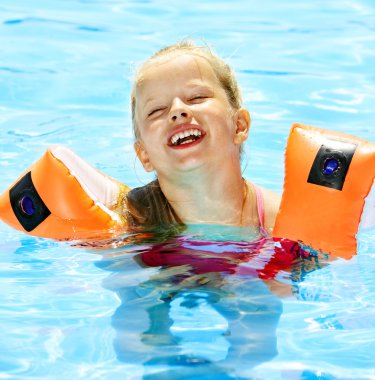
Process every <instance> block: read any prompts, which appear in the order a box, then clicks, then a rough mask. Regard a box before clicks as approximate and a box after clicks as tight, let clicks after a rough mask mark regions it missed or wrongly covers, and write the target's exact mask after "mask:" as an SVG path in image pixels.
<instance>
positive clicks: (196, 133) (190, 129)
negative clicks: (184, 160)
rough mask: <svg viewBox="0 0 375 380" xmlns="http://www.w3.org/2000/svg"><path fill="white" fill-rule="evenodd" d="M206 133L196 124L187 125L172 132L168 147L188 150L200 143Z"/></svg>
mask: <svg viewBox="0 0 375 380" xmlns="http://www.w3.org/2000/svg"><path fill="white" fill-rule="evenodd" d="M205 135H206V133H205V132H204V131H203V130H202V129H201V128H199V127H198V126H197V125H194V124H185V125H181V126H179V127H177V128H176V129H174V130H173V131H172V133H171V134H170V135H169V138H168V146H170V147H172V148H187V147H188V146H191V145H193V144H194V145H195V144H197V143H199V142H200V141H201V140H202V139H203V137H204V136H205Z"/></svg>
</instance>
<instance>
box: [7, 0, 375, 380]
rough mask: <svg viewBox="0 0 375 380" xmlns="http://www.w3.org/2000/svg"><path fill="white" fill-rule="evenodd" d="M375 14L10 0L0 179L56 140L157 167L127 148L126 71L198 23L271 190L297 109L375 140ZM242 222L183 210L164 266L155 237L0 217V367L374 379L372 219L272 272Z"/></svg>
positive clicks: (140, 177)
mask: <svg viewBox="0 0 375 380" xmlns="http://www.w3.org/2000/svg"><path fill="white" fill-rule="evenodd" d="M177 4H178V6H177ZM374 25H375V5H374V3H373V2H372V1H370V0H356V1H354V0H352V1H345V2H343V1H341V0H340V1H338V0H337V1H334V0H325V1H320V0H318V1H314V2H312V1H311V2H307V1H305V2H302V1H292V0H286V1H282V2H278V1H276V0H273V1H271V0H265V1H262V2H255V1H245V0H242V1H236V2H233V3H230V2H227V1H216V2H215V3H213V2H212V3H211V2H208V1H195V0H189V1H185V0H183V1H180V2H178V3H176V5H173V4H172V3H171V2H166V1H162V0H160V1H158V0H155V1H152V0H150V1H147V0H145V1H119V0H81V1H78V0H63V1H49V2H47V1H42V0H35V1H33V2H30V1H28V0H3V1H2V2H1V4H0V173H1V176H0V191H3V190H5V189H6V188H7V187H8V186H9V185H10V183H12V182H13V181H14V180H15V179H16V178H17V177H18V176H19V175H20V173H21V172H23V170H25V168H26V167H28V166H29V165H30V164H31V163H32V162H33V161H35V160H36V159H37V158H38V157H40V156H41V155H42V153H43V152H44V150H45V149H46V147H47V146H49V145H52V144H64V145H67V146H69V147H71V148H72V149H73V150H74V151H76V152H77V153H78V154H79V155H81V156H82V157H83V158H85V159H86V160H88V161H89V162H90V163H92V164H93V165H95V166H96V167H98V168H99V169H100V170H103V171H104V172H106V173H108V174H109V175H111V176H113V177H115V178H117V179H119V180H121V181H123V182H125V183H127V184H128V185H129V186H139V185H140V184H141V183H145V182H147V181H148V180H149V179H151V177H150V175H146V174H145V173H144V172H143V170H142V168H141V166H140V165H139V164H137V162H136V160H135V156H134V153H133V150H132V136H131V128H130V124H131V123H130V115H129V91H130V86H131V78H132V74H133V72H134V69H135V68H136V66H137V64H139V63H140V62H141V61H142V60H144V59H145V58H146V57H147V56H148V55H150V54H151V53H152V52H154V51H155V50H156V49H158V48H160V47H162V46H165V45H167V44H169V43H173V42H175V41H176V40H177V39H180V38H185V37H192V38H194V39H196V40H197V41H201V40H204V41H206V42H207V43H208V44H210V45H212V46H213V47H214V48H215V50H216V51H217V52H218V53H219V54H220V55H221V56H222V57H224V58H226V59H227V61H228V62H229V63H230V64H231V65H232V67H233V68H234V69H235V71H236V72H237V76H238V80H239V82H240V84H241V87H242V89H243V95H244V100H245V105H246V106H247V107H248V108H249V110H250V112H251V115H252V119H253V122H252V130H251V137H250V139H249V141H248V143H247V147H246V156H245V160H244V164H243V167H244V175H245V176H246V177H247V178H250V179H251V180H252V181H254V182H256V183H258V184H259V185H263V186H266V187H268V188H270V189H273V190H275V191H278V192H281V191H282V184H283V154H284V148H285V142H286V138H287V136H288V132H289V128H290V125H291V123H293V122H296V121H297V122H303V123H307V124H312V125H316V126H320V127H323V128H327V129H332V130H338V131H343V132H348V133H351V134H354V135H357V136H360V137H362V138H365V139H368V140H371V141H374V137H375V133H374V120H375V117H374V116H375V108H374V106H373V105H374V100H375V76H374V69H373V68H374V67H375V53H374V52H375V28H374ZM247 233H249V231H246V230H241V229H240V230H238V229H234V230H232V229H225V228H212V229H207V228H203V229H202V228H195V229H194V228H192V230H190V231H187V232H186V234H188V235H189V236H190V237H182V238H181V239H182V240H178V241H177V242H170V243H169V244H167V245H164V246H162V251H163V252H164V253H165V256H163V257H165V258H170V260H169V261H168V262H169V266H168V267H167V268H163V269H160V266H154V267H153V266H147V267H143V266H144V265H142V260H143V259H144V257H147V252H149V251H152V250H154V251H155V249H157V248H158V247H159V248H160V246H159V245H157V244H155V243H151V242H143V244H128V245H120V246H118V247H111V248H105V249H101V250H93V249H90V248H89V247H76V246H72V245H71V244H67V243H57V242H53V241H49V240H44V239H38V238H33V237H29V236H26V235H23V234H22V233H19V232H16V231H14V230H12V229H10V228H9V227H7V226H6V225H4V224H1V225H0V250H1V256H0V287H1V289H2V291H1V293H0V327H1V347H0V378H1V379H142V378H143V379H267V380H268V379H288V380H289V379H291V380H294V379H296V380H297V379H298V380H310V379H329V380H331V379H356V380H357V379H374V378H375V370H374V367H375V366H374V359H373V356H374V355H373V352H374V341H375V310H374V301H375V285H374V281H373V278H374V276H375V264H374V258H375V239H374V231H369V232H367V233H364V234H363V235H361V236H360V237H359V252H358V255H357V256H355V257H353V258H352V259H351V260H348V261H345V260H341V259H338V260H333V261H332V260H330V259H329V258H327V257H326V256H324V255H319V256H317V257H314V256H312V257H303V258H298V259H296V260H295V262H293V264H292V265H289V266H288V267H284V266H283V265H279V264H278V265H276V269H277V270H276V271H275V273H274V274H275V277H274V278H273V279H268V280H267V279H264V278H263V279H260V278H259V277H262V275H261V273H263V274H264V267H265V265H266V264H267V263H269V262H272V258H273V255H274V250H273V248H274V247H273V246H271V242H266V243H265V245H264V246H262V247H261V248H260V247H258V248H257V249H254V252H252V248H251V247H250V246H246V244H245V245H244V244H243V243H241V240H243V236H245V235H246V234H247ZM135 238H136V237H132V239H133V240H134V239H135ZM197 240H198V241H207V244H203V245H201V246H199V247H198V246H197V245H196V244H195V243H194V242H196V241H197ZM225 240H227V241H232V243H231V244H230V245H225V243H223V241H225ZM236 241H237V242H236ZM155 247H156V248H155ZM154 251H152V252H154ZM176 252H177V253H178V252H184V253H186V252H187V253H188V255H185V257H187V258H188V259H189V260H191V261H190V262H181V261H179V260H180V258H178V257H177V258H176V257H175V256H174V254H175V253H176ZM255 253H256V254H255ZM233 254H236V255H237V256H241V257H242V256H244V255H245V259H243V260H237V259H235V260H234V259H233ZM145 255H146V256H145ZM151 256H152V255H151ZM237 256H236V257H237ZM207 262H210V263H211V262H212V263H213V264H212V268H216V269H215V270H214V271H208V270H207V267H206V266H205V265H204V263H207ZM143 264H144V263H143ZM157 264H160V262H159V263H158V262H156V263H155V265H157ZM263 277H264V276H263Z"/></svg>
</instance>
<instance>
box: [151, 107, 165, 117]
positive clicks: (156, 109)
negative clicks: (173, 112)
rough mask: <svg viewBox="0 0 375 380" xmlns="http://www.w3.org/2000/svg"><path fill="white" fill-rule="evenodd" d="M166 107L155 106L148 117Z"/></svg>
mask: <svg viewBox="0 0 375 380" xmlns="http://www.w3.org/2000/svg"><path fill="white" fill-rule="evenodd" d="M164 109H165V107H159V108H155V109H153V110H152V111H151V112H149V113H148V115H147V117H150V116H152V115H154V114H155V113H156V112H159V111H163V110H164Z"/></svg>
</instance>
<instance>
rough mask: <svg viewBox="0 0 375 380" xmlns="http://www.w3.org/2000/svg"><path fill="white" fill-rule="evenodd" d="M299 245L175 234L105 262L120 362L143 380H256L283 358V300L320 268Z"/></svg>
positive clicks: (131, 248)
mask: <svg viewBox="0 0 375 380" xmlns="http://www.w3.org/2000/svg"><path fill="white" fill-rule="evenodd" d="M142 236H143V237H144V236H145V235H142ZM151 240H152V239H151ZM127 242H129V240H127ZM141 242H142V243H143V244H139V243H141ZM297 247H298V246H297V245H295V244H294V243H292V242H282V243H280V242H278V243H277V244H275V242H274V241H272V240H271V239H268V238H266V237H260V238H258V239H257V240H256V241H253V242H245V241H229V242H228V241H213V240H209V239H208V240H205V239H202V236H199V237H197V236H178V237H174V238H171V239H169V240H168V241H166V242H156V243H152V242H147V241H146V242H145V241H144V239H143V240H142V239H141V241H138V244H132V245H128V246H126V247H123V248H122V249H121V250H114V251H112V252H111V253H110V254H108V253H107V254H104V255H103V259H102V260H101V261H99V262H98V263H97V265H98V266H100V267H101V268H103V269H105V270H108V271H110V272H112V273H111V275H110V276H109V277H108V278H107V279H106V281H105V283H104V286H105V287H106V288H108V289H110V290H112V291H114V292H116V294H117V295H118V297H119V299H120V301H121V304H120V306H119V307H118V308H117V310H116V312H115V313H114V315H113V317H112V325H113V327H114V328H115V331H116V338H115V340H114V347H115V350H116V354H117V357H118V359H119V360H120V361H122V362H126V363H132V364H139V365H140V366H142V367H143V368H144V379H159V378H160V379H177V378H178V379H181V378H189V379H190V378H204V379H231V378H236V379H241V378H249V375H251V368H253V367H255V366H257V365H259V364H261V363H263V362H266V361H269V360H272V359H273V358H274V357H275V356H276V355H277V334H276V329H277V325H278V322H279V319H280V315H281V313H282V302H281V296H285V295H288V296H289V295H292V294H294V295H298V294H297V293H298V289H299V287H298V284H299V282H300V281H303V278H304V275H305V274H306V273H308V272H311V271H313V270H315V269H317V268H319V267H320V265H321V264H320V263H319V260H318V259H317V257H313V256H311V255H310V254H309V253H307V252H305V251H303V250H301V249H300V248H297ZM280 276H281V277H282V278H283V279H286V280H285V281H284V282H283V281H280V279H278V280H276V278H277V277H280ZM231 376H235V377H231Z"/></svg>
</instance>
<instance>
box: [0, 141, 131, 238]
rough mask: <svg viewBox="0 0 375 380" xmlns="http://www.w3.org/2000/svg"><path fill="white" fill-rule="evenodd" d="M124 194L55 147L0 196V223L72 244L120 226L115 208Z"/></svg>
mask: <svg viewBox="0 0 375 380" xmlns="http://www.w3.org/2000/svg"><path fill="white" fill-rule="evenodd" d="M128 190H129V188H127V187H126V186H125V185H123V184H121V183H120V182H117V181H115V180H114V179H113V178H110V177H109V176H106V175H104V174H103V173H100V172H99V171H97V170H96V169H95V168H93V167H92V166H90V165H89V164H88V163H87V162H85V161H84V160H82V159H81V158H80V157H78V156H77V155H76V154H74V153H73V152H72V151H70V150H69V149H67V148H65V147H61V146H55V147H51V148H49V149H48V150H47V152H46V153H45V154H44V156H43V157H42V158H41V159H40V160H39V161H37V162H36V163H35V164H33V165H32V166H31V167H30V168H29V169H28V170H27V171H26V172H25V173H24V174H23V175H22V176H21V177H20V178H19V179H18V180H17V182H16V183H15V184H13V185H12V186H11V187H10V188H9V189H8V190H7V191H5V192H4V193H3V194H2V195H1V196H0V219H2V220H3V221H4V222H5V223H7V224H9V225H10V226H12V227H13V228H16V229H18V230H20V231H24V232H26V233H29V234H30V235H34V236H40V237H46V238H53V239H77V238H81V237H83V236H86V235H85V234H86V233H87V232H95V231H98V232H99V231H111V230H114V229H116V228H119V227H122V226H123V225H124V223H125V222H124V221H123V220H122V218H121V216H120V214H119V213H117V212H116V207H117V206H118V204H119V203H121V200H122V199H123V196H124V195H125V193H126V192H127V191H128Z"/></svg>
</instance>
